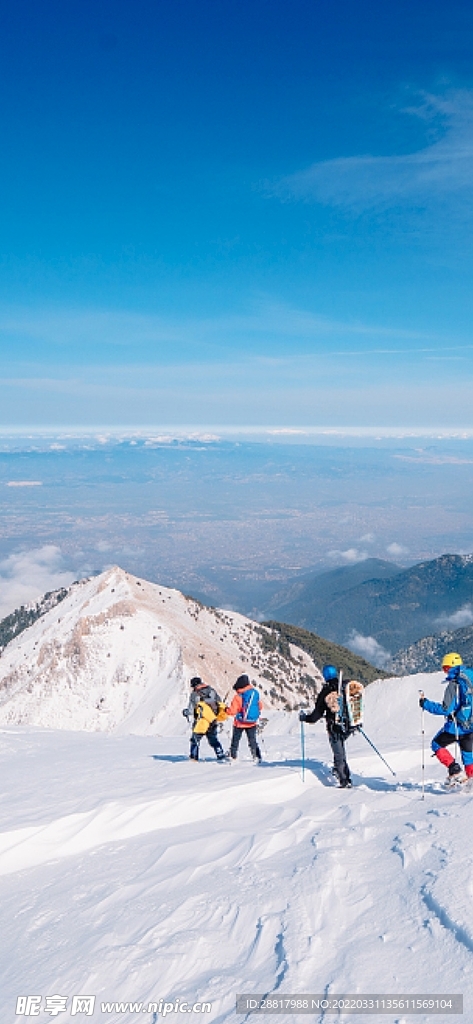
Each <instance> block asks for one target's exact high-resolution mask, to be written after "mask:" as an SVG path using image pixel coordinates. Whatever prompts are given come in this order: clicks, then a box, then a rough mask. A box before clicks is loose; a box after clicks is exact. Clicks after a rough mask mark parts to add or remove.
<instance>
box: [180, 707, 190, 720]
mask: <svg viewBox="0 0 473 1024" xmlns="http://www.w3.org/2000/svg"><path fill="white" fill-rule="evenodd" d="M182 714H183V715H184V718H187V721H189V709H188V708H184V710H183V712H182Z"/></svg>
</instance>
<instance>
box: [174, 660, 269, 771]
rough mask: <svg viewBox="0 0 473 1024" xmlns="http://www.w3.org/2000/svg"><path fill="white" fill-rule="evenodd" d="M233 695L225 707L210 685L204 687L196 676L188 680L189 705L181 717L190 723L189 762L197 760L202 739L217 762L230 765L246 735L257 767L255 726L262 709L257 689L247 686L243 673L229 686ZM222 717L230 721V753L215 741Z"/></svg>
mask: <svg viewBox="0 0 473 1024" xmlns="http://www.w3.org/2000/svg"><path fill="white" fill-rule="evenodd" d="M233 689H234V690H235V696H234V697H233V700H232V701H231V703H230V704H229V705H228V706H227V705H226V704H225V701H222V700H220V697H219V695H218V693H217V691H216V690H214V688H213V686H207V684H206V683H204V682H202V679H201V678H200V676H194V677H193V679H191V695H190V698H189V703H188V705H187V707H186V708H184V710H183V712H182V714H183V715H184V717H185V718H187V720H188V722H192V734H191V749H190V755H189V757H190V760H191V761H198V760H199V745H200V741H201V739H202V736H206V737H207V739H208V741H209V743H210V746H211V747H212V748H213V750H214V751H215V754H216V757H217V761H226V762H227V763H228V762H231V761H235V760H236V758H237V756H238V747H239V745H240V740H241V737H242V735H243V733H245V734H246V737H247V740H248V746H249V748H250V751H251V754H252V757H253V760H254V762H255V764H261V760H262V758H261V750H260V748H259V745H258V740H257V725H258V720H259V717H260V714H261V711H262V708H263V705H262V703H261V699H260V695H259V693H258V690H257V689H256V688H255V687H254V686H252V685H251V683H250V680H249V678H248V676H247V675H246V674H244V675H241V676H238V679H237V681H236V683H235V684H234V686H233ZM226 718H233V720H234V722H233V732H232V739H231V743H230V750H229V751H228V752H227V753H226V752H225V751H224V749H223V747H222V744H221V743H220V740H219V738H218V724H219V722H222V721H225V719H226Z"/></svg>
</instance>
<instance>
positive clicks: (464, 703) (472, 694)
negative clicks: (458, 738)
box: [454, 668, 473, 732]
mask: <svg viewBox="0 0 473 1024" xmlns="http://www.w3.org/2000/svg"><path fill="white" fill-rule="evenodd" d="M457 682H458V697H459V703H460V707H459V709H458V711H457V712H456V714H455V716H454V717H455V718H456V720H457V722H458V725H459V726H461V728H462V729H465V732H473V671H472V669H468V668H467V669H465V668H463V669H462V671H461V673H460V675H459V676H458V680H457Z"/></svg>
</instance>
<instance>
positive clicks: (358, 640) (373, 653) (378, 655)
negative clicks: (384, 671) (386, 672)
mask: <svg viewBox="0 0 473 1024" xmlns="http://www.w3.org/2000/svg"><path fill="white" fill-rule="evenodd" d="M347 647H348V648H349V649H350V651H353V652H354V654H360V655H361V657H362V658H366V660H367V661H370V662H371V664H372V665H376V668H389V665H390V662H391V655H390V653H389V651H387V650H386V649H385V648H384V647H382V646H381V644H379V643H378V641H377V640H375V638H374V636H363V634H362V633H357V631H356V629H354V630H352V632H351V633H350V636H349V638H348V640H347Z"/></svg>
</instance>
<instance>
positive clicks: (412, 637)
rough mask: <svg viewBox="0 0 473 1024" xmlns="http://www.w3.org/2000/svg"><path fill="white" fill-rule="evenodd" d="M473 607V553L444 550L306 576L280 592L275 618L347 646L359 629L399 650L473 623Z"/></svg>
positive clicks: (369, 561) (392, 650)
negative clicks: (418, 558)
mask: <svg viewBox="0 0 473 1024" xmlns="http://www.w3.org/2000/svg"><path fill="white" fill-rule="evenodd" d="M472 608H473V555H442V556H441V557H440V558H435V559H432V560H431V561H427V562H420V563H418V564H417V565H414V566H411V567H410V568H408V569H401V568H400V567H399V566H396V565H394V564H393V563H390V562H383V561H381V560H378V559H366V561H364V562H361V563H358V565H355V566H347V567H344V568H342V569H335V570H332V571H330V572H327V573H322V574H320V575H317V576H315V575H314V576H313V577H310V576H309V577H306V578H305V579H301V580H299V581H298V582H296V583H292V584H291V586H290V587H288V588H287V590H286V591H285V592H281V591H280V592H279V594H278V596H277V598H275V600H274V601H272V602H271V617H272V618H277V619H281V620H283V621H284V622H290V623H294V625H297V626H302V627H303V628H304V629H308V630H310V631H312V632H315V633H318V634H319V635H320V636H323V637H326V638H327V639H329V640H333V641H335V642H336V643H339V644H344V645H345V646H346V645H347V644H350V643H351V642H352V640H353V634H354V633H357V634H361V635H362V636H363V637H372V638H374V639H375V640H376V641H377V643H378V644H380V645H381V646H382V647H383V648H385V649H386V650H387V651H389V652H390V653H391V654H393V655H394V654H395V652H396V651H399V650H401V649H404V648H406V647H408V646H409V645H411V644H413V643H415V642H416V641H417V640H420V639H421V638H422V637H425V636H432V635H434V634H435V635H437V633H440V632H442V631H445V630H446V629H448V627H449V626H450V627H455V626H461V625H463V624H464V625H467V624H468V623H469V622H473V610H472ZM268 618H269V616H268Z"/></svg>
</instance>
